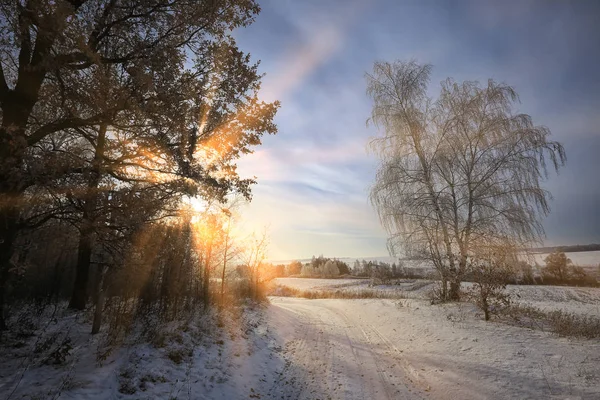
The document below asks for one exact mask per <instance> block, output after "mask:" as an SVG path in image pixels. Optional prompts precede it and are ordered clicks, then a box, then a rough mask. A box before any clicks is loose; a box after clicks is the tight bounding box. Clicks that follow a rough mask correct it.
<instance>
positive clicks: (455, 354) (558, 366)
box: [263, 297, 600, 399]
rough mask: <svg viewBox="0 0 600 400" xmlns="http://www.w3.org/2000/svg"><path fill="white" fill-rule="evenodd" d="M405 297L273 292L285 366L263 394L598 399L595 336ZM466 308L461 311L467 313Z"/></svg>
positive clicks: (272, 316)
mask: <svg viewBox="0 0 600 400" xmlns="http://www.w3.org/2000/svg"><path fill="white" fill-rule="evenodd" d="M458 312H459V311H457V309H456V308H445V307H444V306H434V307H431V306H428V305H426V304H424V303H419V302H413V301H408V300H404V301H401V302H395V301H390V300H375V299H371V300H341V299H337V300H331V299H327V300H306V299H299V298H282V297H273V298H271V306H270V307H269V310H268V315H269V316H268V321H269V329H270V330H271V334H273V335H274V337H275V339H276V340H277V341H278V342H279V343H284V345H283V349H282V350H283V351H282V352H281V355H282V356H283V359H284V361H285V362H284V364H283V365H284V366H283V369H282V370H280V371H278V372H277V374H278V379H277V380H276V382H275V383H274V384H273V385H272V386H271V388H270V389H269V390H268V393H264V392H263V393H264V394H266V396H264V397H263V398H265V397H266V398H273V399H280V398H286V399H415V398H433V399H509V398H521V399H526V398H530V399H542V398H562V399H564V398H576V399H597V398H600V386H599V385H598V383H599V382H600V367H599V366H598V365H599V364H600V362H599V361H600V343H598V342H597V341H574V340H569V339H563V338H557V337H555V336H552V335H550V334H547V333H544V332H539V331H530V330H526V329H523V328H517V327H513V326H508V325H504V324H499V323H493V322H492V323H485V322H483V321H478V320H473V319H469V318H468V317H467V316H464V315H463V316H460V315H458V314H457V313H458ZM465 314H467V313H465Z"/></svg>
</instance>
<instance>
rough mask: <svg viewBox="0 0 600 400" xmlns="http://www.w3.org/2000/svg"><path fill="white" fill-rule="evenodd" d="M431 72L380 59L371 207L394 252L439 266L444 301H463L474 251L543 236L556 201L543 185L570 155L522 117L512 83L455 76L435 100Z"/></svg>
mask: <svg viewBox="0 0 600 400" xmlns="http://www.w3.org/2000/svg"><path fill="white" fill-rule="evenodd" d="M430 76H431V66H430V65H420V64H417V63H416V62H414V61H411V62H400V61H396V62H393V63H389V62H377V63H375V65H374V68H373V72H372V73H369V74H367V76H366V78H367V93H368V95H369V96H370V97H371V98H372V100H373V110H372V116H371V118H370V120H369V122H372V123H373V124H375V126H376V127H377V128H379V130H380V132H381V135H379V136H378V137H376V138H374V139H373V141H372V143H371V145H372V146H371V147H372V149H373V150H374V152H375V153H376V154H377V155H378V156H379V159H380V165H379V168H378V171H377V174H376V179H375V184H374V185H373V187H372V190H371V201H372V203H373V205H374V207H375V208H376V209H377V211H378V214H379V217H380V220H381V222H382V223H383V225H384V227H385V228H386V229H387V231H388V232H389V234H390V238H389V241H388V245H389V249H390V251H391V252H392V253H393V254H396V253H399V252H404V253H405V254H408V255H412V256H417V257H420V258H424V259H428V260H430V261H431V262H432V264H433V266H434V267H435V268H436V270H437V271H438V273H439V278H440V280H441V282H442V290H441V294H440V297H441V298H442V300H457V299H459V297H460V283H461V281H462V280H463V278H464V275H465V273H466V272H467V267H468V264H469V258H470V257H471V256H472V255H473V254H475V253H476V252H480V251H485V252H486V253H488V252H489V249H490V248H503V249H516V250H514V251H519V249H522V248H525V247H527V246H528V245H530V244H531V243H534V242H537V241H539V240H540V239H541V238H542V237H543V235H544V230H543V227H542V224H541V218H542V217H543V216H545V215H547V214H548V213H549V211H550V207H549V199H550V198H551V195H550V193H549V192H548V191H546V190H545V189H543V188H542V186H541V183H542V182H543V180H544V179H545V178H547V177H548V173H549V168H548V166H550V167H552V168H553V169H555V170H556V171H558V168H559V167H560V166H562V165H564V162H565V160H566V156H565V152H564V148H563V146H562V145H561V144H560V143H558V142H555V141H551V140H550V130H549V129H548V128H547V127H545V126H540V125H535V124H534V123H533V120H532V118H531V117H530V116H529V115H526V114H522V113H518V112H517V111H515V106H516V104H517V103H518V96H517V93H516V91H515V90H514V88H512V87H511V86H508V85H506V84H504V83H498V82H495V81H493V80H489V81H488V82H487V83H486V84H483V85H482V84H481V83H479V82H476V81H465V82H456V81H454V80H453V79H451V78H449V79H446V80H445V81H443V82H442V84H441V89H440V94H439V96H438V97H437V98H432V97H430V96H429V95H428V93H427V90H428V88H429V80H430Z"/></svg>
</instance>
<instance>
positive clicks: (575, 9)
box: [234, 0, 600, 260]
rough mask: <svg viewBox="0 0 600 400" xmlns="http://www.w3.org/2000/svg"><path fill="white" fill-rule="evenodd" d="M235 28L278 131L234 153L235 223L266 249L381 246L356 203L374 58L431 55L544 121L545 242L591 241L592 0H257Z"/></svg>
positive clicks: (361, 250) (438, 72)
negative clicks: (242, 188)
mask: <svg viewBox="0 0 600 400" xmlns="http://www.w3.org/2000/svg"><path fill="white" fill-rule="evenodd" d="M259 4H260V5H261V7H262V12H261V14H260V15H259V16H258V17H257V18H256V21H255V22H254V24H252V25H251V26H250V27H247V28H244V29H242V30H238V31H236V32H235V34H234V35H235V37H236V40H237V41H238V44H239V46H240V48H241V49H242V50H244V51H246V52H249V53H250V54H251V56H252V59H253V60H254V61H258V60H260V70H261V72H263V73H265V76H264V78H263V85H262V88H261V92H260V96H261V97H262V98H263V99H264V100H267V101H273V100H280V101H281V108H280V110H279V112H278V114H277V117H276V123H277V125H278V129H279V133H278V134H277V135H275V136H269V137H265V138H264V140H263V145H262V146H259V147H257V148H256V151H255V153H254V154H251V155H249V156H245V157H244V158H243V159H241V160H240V162H239V172H240V174H241V175H242V176H244V177H252V176H256V177H257V180H258V184H257V185H256V186H254V188H253V201H252V203H251V204H250V205H248V206H245V207H244V208H243V209H242V210H241V213H242V214H243V222H242V224H244V225H245V226H249V227H252V228H253V229H261V228H262V227H267V230H268V233H269V236H270V248H269V256H270V258H271V259H273V260H278V259H282V260H283V259H293V258H309V257H311V256H312V255H320V254H323V255H325V256H329V257H375V256H385V255H387V249H386V238H387V233H386V232H385V231H384V230H383V228H382V227H381V225H380V223H379V220H378V217H377V214H376V212H375V211H374V210H373V208H372V206H371V205H370V203H369V200H368V195H369V189H370V187H371V185H372V183H373V181H374V178H375V172H376V168H377V158H376V157H375V156H374V155H373V154H370V153H369V152H368V150H367V144H368V142H369V140H370V139H371V138H373V137H374V136H375V135H377V131H376V130H375V129H374V128H373V127H370V126H367V125H366V120H367V118H368V117H369V115H370V111H371V102H370V99H369V98H368V97H367V95H366V93H365V89H366V83H365V78H364V76H365V73H366V72H368V71H370V70H371V69H372V65H373V62H374V61H377V60H382V61H394V60H410V59H414V60H416V61H418V62H420V63H430V64H432V65H433V74H432V79H431V84H430V92H431V94H432V95H435V93H436V91H437V90H438V88H439V83H440V82H441V81H442V80H443V79H445V78H446V77H453V78H455V79H456V80H459V81H463V80H479V81H481V82H485V81H487V79H489V78H493V79H494V80H496V81H500V82H505V83H508V84H510V85H512V86H513V87H515V88H516V90H517V92H518V93H519V95H520V99H521V103H520V104H519V105H518V107H517V110H516V111H518V112H525V113H527V114H530V115H531V116H532V117H533V120H534V123H535V124H539V125H545V126H547V127H549V128H550V130H551V131H552V139H553V140H558V141H560V142H561V143H563V145H564V146H565V149H566V152H567V165H566V167H565V168H563V169H561V170H560V172H559V174H558V175H557V174H551V176H550V178H549V179H548V180H547V181H546V182H545V183H544V187H545V188H546V189H548V190H550V191H551V193H552V195H553V200H552V202H551V207H552V212H551V214H550V215H549V217H547V218H546V219H545V220H544V227H545V230H546V235H547V237H546V240H545V244H546V245H557V244H576V243H594V242H595V243H600V207H599V205H600V177H599V175H600V23H599V21H600V1H595V0H589V1H584V0H579V1H558V0H556V1H553V0H547V1H517V0H514V1H489V2H488V1H483V0H473V1H467V0H464V1H460V0H458V1H444V0H440V1H433V0H425V1H404V0H403V1H400V0H398V1H395V0H389V1H388V0H347V1H334V0H303V1H296V0H259Z"/></svg>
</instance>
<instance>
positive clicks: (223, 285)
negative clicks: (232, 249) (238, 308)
mask: <svg viewBox="0 0 600 400" xmlns="http://www.w3.org/2000/svg"><path fill="white" fill-rule="evenodd" d="M230 219H231V217H230ZM230 219H228V220H227V232H226V234H225V251H224V254H223V269H222V271H221V306H223V305H225V303H224V301H225V300H224V297H225V267H226V266H227V250H228V249H229V247H228V246H229V223H230Z"/></svg>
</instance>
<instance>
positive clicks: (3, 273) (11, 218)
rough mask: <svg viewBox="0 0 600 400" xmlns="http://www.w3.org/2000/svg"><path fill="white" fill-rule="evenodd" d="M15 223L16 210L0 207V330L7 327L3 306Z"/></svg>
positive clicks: (16, 230) (14, 234)
mask: <svg viewBox="0 0 600 400" xmlns="http://www.w3.org/2000/svg"><path fill="white" fill-rule="evenodd" d="M17 225H18V217H17V213H16V211H15V210H14V209H10V208H0V331H3V330H6V329H7V325H6V316H5V315H4V308H5V300H6V295H7V293H6V291H7V286H8V278H9V275H10V259H11V256H12V251H13V243H14V241H15V239H16V237H17V233H18V228H17Z"/></svg>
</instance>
